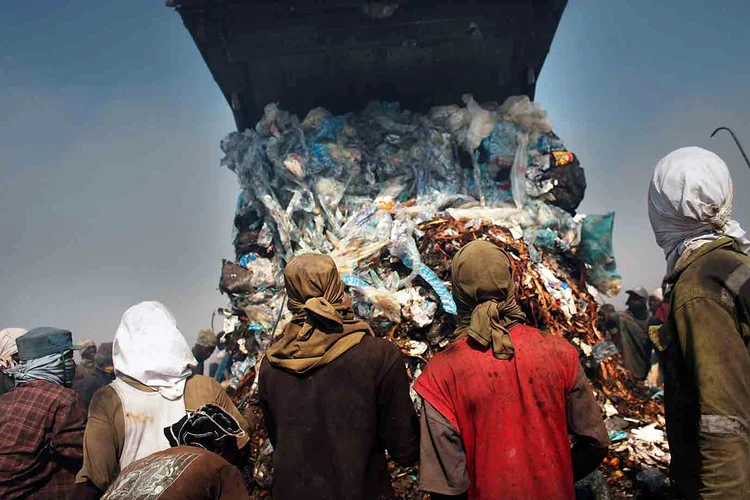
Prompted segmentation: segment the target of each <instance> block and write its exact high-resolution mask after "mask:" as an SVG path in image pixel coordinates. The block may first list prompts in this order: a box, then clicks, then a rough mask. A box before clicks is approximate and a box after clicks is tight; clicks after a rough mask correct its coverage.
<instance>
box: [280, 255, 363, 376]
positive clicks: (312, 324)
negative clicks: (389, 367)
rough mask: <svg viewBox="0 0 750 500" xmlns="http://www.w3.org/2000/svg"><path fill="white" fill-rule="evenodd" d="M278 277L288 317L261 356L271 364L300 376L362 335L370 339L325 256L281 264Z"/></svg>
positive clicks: (333, 268)
mask: <svg viewBox="0 0 750 500" xmlns="http://www.w3.org/2000/svg"><path fill="white" fill-rule="evenodd" d="M284 278H285V280H286V291H287V300H288V302H287V304H288V307H289V310H290V311H291V312H292V313H293V314H294V318H293V319H292V321H291V322H290V323H289V324H288V325H287V326H286V328H285V329H284V335H283V337H282V338H281V340H279V342H277V343H276V344H274V345H273V346H272V347H271V348H270V349H269V350H268V352H267V353H266V357H267V358H268V361H269V362H270V363H271V364H272V365H274V366H277V367H279V368H283V369H286V370H290V371H293V372H296V373H305V372H306V371H308V370H311V369H313V368H315V367H319V366H323V365H325V364H327V363H330V362H331V361H333V360H334V359H336V358H337V357H339V356H340V355H341V354H343V353H344V352H346V351H347V350H349V349H351V348H352V347H354V346H355V345H357V344H358V343H359V341H360V340H362V337H363V336H364V335H368V334H369V335H372V330H370V326H369V325H368V324H367V323H365V322H364V321H361V320H357V319H355V318H354V313H353V311H352V309H351V299H350V298H349V297H348V296H347V295H346V294H345V293H344V283H343V282H342V281H341V278H340V277H339V273H338V270H337V269H336V263H335V262H334V261H333V259H331V258H330V257H328V256H326V255H321V254H317V253H307V254H302V255H299V256H297V257H295V258H294V259H292V260H291V262H289V264H287V266H286V269H285V270H284Z"/></svg>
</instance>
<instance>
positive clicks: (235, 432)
mask: <svg viewBox="0 0 750 500" xmlns="http://www.w3.org/2000/svg"><path fill="white" fill-rule="evenodd" d="M164 435H165V436H166V438H167V441H169V445H170V446H172V447H175V446H197V447H199V448H203V449H204V450H208V451H211V452H213V453H218V454H219V455H226V454H229V453H232V452H233V451H236V445H237V438H238V437H242V436H244V435H245V431H244V430H242V427H241V426H240V423H239V422H238V421H237V419H235V418H234V417H233V416H232V415H230V414H229V413H227V412H226V411H225V410H224V409H223V408H222V407H220V406H218V405H215V404H212V403H208V404H205V405H203V406H201V407H200V408H198V409H197V410H196V411H193V412H189V413H188V414H187V415H185V416H184V417H182V418H181V419H180V420H179V421H177V422H176V423H174V424H172V425H171V426H169V427H165V428H164Z"/></svg>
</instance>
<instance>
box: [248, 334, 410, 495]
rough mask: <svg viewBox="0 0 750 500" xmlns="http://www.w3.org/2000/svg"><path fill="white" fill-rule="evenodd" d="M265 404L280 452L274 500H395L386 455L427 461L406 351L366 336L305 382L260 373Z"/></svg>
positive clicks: (267, 367)
mask: <svg viewBox="0 0 750 500" xmlns="http://www.w3.org/2000/svg"><path fill="white" fill-rule="evenodd" d="M259 396H260V404H261V408H262V409H263V414H264V418H265V423H266V428H267V429H268V433H269V437H270V439H271V443H272V444H273V446H274V453H273V466H274V474H275V476H274V487H273V498H274V499H276V500H287V499H298V498H305V499H321V500H322V499H330V498H337V499H339V498H340V499H357V500H359V499H392V498H395V497H394V494H393V490H392V488H391V483H390V475H389V473H388V467H387V463H386V459H385V450H386V449H387V450H388V453H389V454H390V455H391V457H393V458H394V459H395V460H396V461H398V462H401V463H412V462H415V461H416V460H417V458H418V457H419V421H418V420H417V416H416V413H415V411H414V406H413V404H412V402H411V399H410V398H409V384H408V378H407V375H406V367H405V366H404V363H403V359H402V356H401V352H400V351H399V349H398V347H396V346H395V345H393V344H392V343H391V342H389V341H387V340H385V339H379V338H374V337H372V336H369V335H368V336H365V337H363V338H362V340H361V342H359V343H358V344H357V345H355V346H353V347H352V348H351V349H349V350H347V351H346V352H345V353H343V354H342V355H341V356H339V357H338V358H336V359H335V360H333V361H331V362H330V363H328V364H326V365H324V366H322V367H320V368H318V369H316V370H314V371H311V372H308V373H305V374H303V375H299V374H296V373H293V372H289V371H285V370H283V369H280V368H276V367H274V366H273V365H271V364H270V363H269V362H268V361H267V360H266V359H264V360H263V363H262V365H261V368H260V381H259Z"/></svg>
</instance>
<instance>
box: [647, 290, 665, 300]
mask: <svg viewBox="0 0 750 500" xmlns="http://www.w3.org/2000/svg"><path fill="white" fill-rule="evenodd" d="M651 297H654V298H655V299H659V300H664V292H663V291H662V289H661V287H659V288H657V289H656V290H654V291H653V292H651V295H649V298H651Z"/></svg>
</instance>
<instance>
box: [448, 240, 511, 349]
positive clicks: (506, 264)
mask: <svg viewBox="0 0 750 500" xmlns="http://www.w3.org/2000/svg"><path fill="white" fill-rule="evenodd" d="M451 282H452V284H453V298H454V299H455V300H456V305H457V306H458V325H459V327H458V330H457V333H458V334H460V335H461V334H464V333H465V334H466V335H468V336H469V337H471V338H473V339H474V340H476V341H477V342H479V343H480V344H481V345H483V346H484V347H491V348H492V353H493V354H494V356H495V357H496V358H497V359H505V360H509V359H513V356H514V354H515V348H514V347H513V341H512V340H511V338H510V334H509V333H508V328H510V327H512V326H513V325H515V324H517V323H522V322H524V321H525V320H526V316H525V315H524V313H523V311H521V308H520V307H518V304H516V295H515V285H514V283H513V270H512V268H511V265H510V260H509V259H508V255H507V254H506V253H505V252H504V251H503V250H502V249H501V248H500V247H498V246H497V245H495V244H493V243H490V242H489V241H473V242H471V243H469V244H468V245H466V246H465V247H463V248H462V249H461V250H459V252H458V253H457V254H456V256H455V257H453V263H452V265H451Z"/></svg>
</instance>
